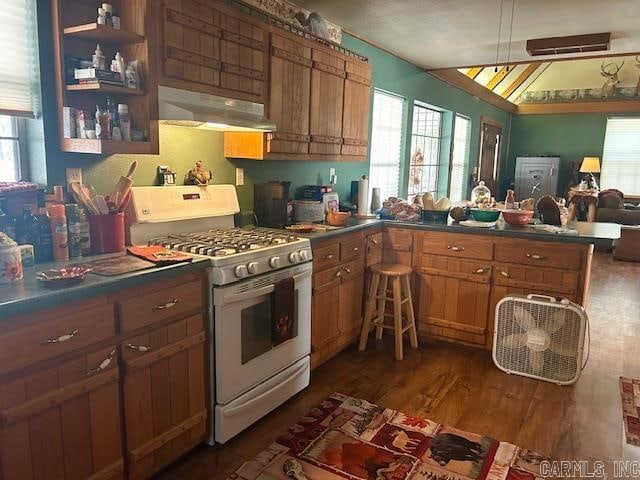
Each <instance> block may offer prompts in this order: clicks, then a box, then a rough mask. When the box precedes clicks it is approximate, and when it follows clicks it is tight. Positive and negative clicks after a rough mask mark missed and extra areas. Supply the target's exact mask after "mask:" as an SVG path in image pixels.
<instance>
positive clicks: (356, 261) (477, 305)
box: [308, 220, 620, 367]
mask: <svg viewBox="0 0 640 480" xmlns="http://www.w3.org/2000/svg"><path fill="white" fill-rule="evenodd" d="M569 227H570V228H572V229H575V232H576V233H574V234H570V235H566V234H557V233H549V232H546V231H543V230H537V229H534V228H533V227H529V226H527V227H510V226H509V225H506V224H502V223H500V224H499V225H498V227H496V228H473V227H464V226H460V225H457V224H455V223H450V224H448V225H434V224H421V223H404V222H397V221H389V220H362V221H356V220H352V221H351V223H350V224H349V226H347V227H345V228H342V229H335V230H327V231H326V232H322V233H311V234H308V236H309V238H310V239H311V242H312V248H313V271H314V276H313V291H314V297H313V316H312V366H314V367H315V366H318V365H320V364H322V363H324V362H325V361H327V360H328V359H330V358H332V357H333V356H334V355H336V354H337V353H338V352H340V351H341V350H343V349H344V348H346V347H347V346H348V345H350V344H352V343H353V342H354V341H355V339H356V338H357V337H358V336H359V333H360V327H361V319H362V316H363V310H362V309H363V303H362V302H360V301H356V300H354V298H357V299H359V298H361V297H362V296H363V295H364V296H365V297H366V295H367V294H366V288H365V285H366V269H367V268H368V267H369V266H371V265H374V264H376V263H381V262H385V263H399V264H404V265H409V266H411V267H412V269H413V278H412V293H413V303H414V306H415V310H416V320H417V327H418V334H419V336H420V337H422V338H423V339H433V340H444V341H450V342H456V343H461V344H465V345H472V346H478V347H483V348H487V349H490V348H491V346H492V343H493V323H494V312H495V307H496V304H497V302H498V301H499V300H500V299H501V298H503V297H504V296H505V295H507V294H508V293H521V294H529V293H537V294H540V295H548V296H552V297H559V298H567V299H569V300H571V301H573V302H576V303H578V304H581V305H583V306H586V304H587V300H588V292H589V282H590V274H591V260H592V256H593V251H594V244H598V245H600V246H602V247H605V248H611V246H613V245H615V244H616V243H617V241H618V239H619V238H620V226H619V225H615V224H605V223H586V222H574V223H572V224H570V225H569ZM363 252H364V254H363Z"/></svg>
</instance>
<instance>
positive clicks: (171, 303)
mask: <svg viewBox="0 0 640 480" xmlns="http://www.w3.org/2000/svg"><path fill="white" fill-rule="evenodd" d="M177 303H178V299H177V298H174V299H173V300H171V301H169V302H167V303H163V304H162V305H156V306H155V307H153V309H154V310H166V309H167V308H173V307H175V306H176V304H177Z"/></svg>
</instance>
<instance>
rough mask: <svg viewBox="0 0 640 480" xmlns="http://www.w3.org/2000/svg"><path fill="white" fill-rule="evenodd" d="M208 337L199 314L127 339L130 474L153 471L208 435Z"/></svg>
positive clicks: (143, 474) (144, 475) (124, 348)
mask: <svg viewBox="0 0 640 480" xmlns="http://www.w3.org/2000/svg"><path fill="white" fill-rule="evenodd" d="M204 341H205V333H204V325H203V322H202V316H198V315H196V316H192V317H189V318H186V319H182V320H179V321H177V322H175V323H171V324H169V325H167V326H163V327H160V328H157V329H155V330H153V331H150V332H148V333H144V334H142V335H139V336H136V337H133V338H128V339H126V340H124V341H123V343H122V345H121V347H122V355H123V359H124V367H125V368H124V371H125V373H124V379H123V380H124V382H123V397H124V413H125V418H124V419H125V431H126V446H127V454H128V457H129V463H130V470H129V478H131V479H138V478H147V477H149V476H150V475H151V474H153V473H155V472H157V471H158V470H159V469H161V468H162V467H164V466H166V465H167V464H169V463H170V462H171V461H173V460H174V459H176V458H177V457H179V456H180V455H182V454H184V453H185V452H187V451H188V450H190V449H191V448H193V446H195V445H196V444H198V443H200V442H201V441H202V440H203V438H204V434H205V420H206V418H207V411H206V405H205V382H204V378H205V376H204V372H205V363H204V358H205V357H204Z"/></svg>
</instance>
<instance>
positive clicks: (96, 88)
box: [66, 83, 145, 95]
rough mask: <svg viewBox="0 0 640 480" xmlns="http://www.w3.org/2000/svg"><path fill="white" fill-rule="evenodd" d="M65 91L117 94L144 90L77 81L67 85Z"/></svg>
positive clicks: (137, 92) (142, 91) (141, 93)
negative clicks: (77, 82)
mask: <svg viewBox="0 0 640 480" xmlns="http://www.w3.org/2000/svg"><path fill="white" fill-rule="evenodd" d="M66 90H67V92H96V93H112V94H117V95H144V94H145V92H144V90H139V89H137V88H127V87H120V86H118V85H109V84H107V83H79V84H77V85H67V86H66Z"/></svg>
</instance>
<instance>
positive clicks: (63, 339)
mask: <svg viewBox="0 0 640 480" xmlns="http://www.w3.org/2000/svg"><path fill="white" fill-rule="evenodd" d="M77 334H78V329H75V330H72V331H71V332H69V333H66V334H64V335H61V336H59V337H53V338H47V339H46V340H42V341H41V342H40V345H51V344H52V343H62V342H66V341H67V340H71V339H72V338H73V337H75V336H76V335H77Z"/></svg>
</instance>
